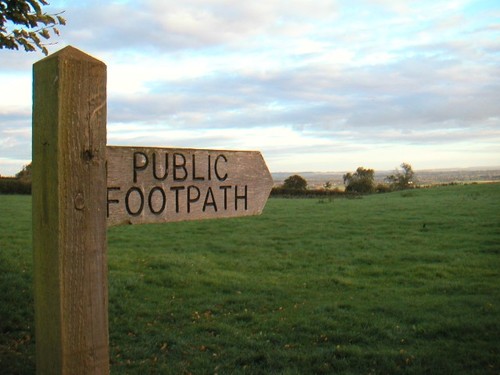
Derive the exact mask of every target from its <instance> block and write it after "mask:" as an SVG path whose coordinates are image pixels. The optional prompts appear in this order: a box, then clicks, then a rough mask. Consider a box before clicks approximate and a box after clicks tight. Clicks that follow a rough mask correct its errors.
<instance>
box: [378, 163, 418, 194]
mask: <svg viewBox="0 0 500 375" xmlns="http://www.w3.org/2000/svg"><path fill="white" fill-rule="evenodd" d="M400 167H401V169H402V171H400V170H399V169H397V168H396V171H395V172H394V174H392V175H390V176H387V177H386V178H385V180H386V181H387V182H388V183H389V184H390V185H391V187H392V188H393V189H394V190H404V189H411V188H413V187H415V172H413V168H412V166H411V165H410V164H408V163H402V164H401V165H400Z"/></svg>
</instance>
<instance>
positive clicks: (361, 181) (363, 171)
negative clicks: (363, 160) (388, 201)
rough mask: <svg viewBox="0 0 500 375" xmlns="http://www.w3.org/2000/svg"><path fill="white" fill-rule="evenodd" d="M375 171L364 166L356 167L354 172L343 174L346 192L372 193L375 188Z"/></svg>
mask: <svg viewBox="0 0 500 375" xmlns="http://www.w3.org/2000/svg"><path fill="white" fill-rule="evenodd" d="M374 176H375V171H374V170H373V169H368V168H364V167H358V169H356V172H354V173H350V172H348V173H346V174H345V175H344V185H346V188H345V190H346V191H347V192H355V193H372V192H373V191H374V190H375V180H374Z"/></svg>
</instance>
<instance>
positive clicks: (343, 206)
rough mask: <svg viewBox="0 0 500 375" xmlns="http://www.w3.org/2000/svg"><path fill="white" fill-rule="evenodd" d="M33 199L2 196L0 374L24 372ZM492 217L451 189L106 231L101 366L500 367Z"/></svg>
mask: <svg viewBox="0 0 500 375" xmlns="http://www.w3.org/2000/svg"><path fill="white" fill-rule="evenodd" d="M30 204H31V200H30V197H25V196H0V212H1V213H2V214H1V215H0V272H1V273H0V283H1V284H0V287H1V290H2V293H1V295H0V331H1V333H2V335H1V338H0V368H1V369H2V371H1V372H2V374H4V373H5V374H32V373H33V372H34V338H33V297H32V285H31V283H32V268H33V265H32V254H31V229H30V227H31V221H30V220H31V219H30V217H31V212H30ZM499 213H500V184H488V185H465V186H461V185H458V186H447V187H436V188H432V189H422V190H412V191H404V192H394V193H390V194H382V195H371V196H365V197H363V198H362V199H334V200H333V201H329V200H318V199H270V200H269V202H268V204H267V206H266V209H265V211H264V214H263V215H262V216H258V217H251V218H240V219H226V220H216V221H199V222H185V223H171V224H160V225H143V226H126V227H125V226H124V227H115V228H112V229H110V230H109V232H108V241H109V249H108V257H109V320H110V350H111V373H112V374H168V373H171V374H184V373H185V374H188V373H193V374H212V373H219V374H272V373H274V374H309V373H310V374H321V373H326V374H331V373H340V374H423V373H429V374H431V373H432V374H438V373H439V374H498V373H499V372H500V214H499ZM424 224H425V225H424Z"/></svg>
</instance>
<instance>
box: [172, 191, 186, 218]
mask: <svg viewBox="0 0 500 375" xmlns="http://www.w3.org/2000/svg"><path fill="white" fill-rule="evenodd" d="M184 189H185V187H184V186H172V187H171V188H170V190H171V191H175V212H176V213H179V211H180V205H179V191H181V190H184Z"/></svg>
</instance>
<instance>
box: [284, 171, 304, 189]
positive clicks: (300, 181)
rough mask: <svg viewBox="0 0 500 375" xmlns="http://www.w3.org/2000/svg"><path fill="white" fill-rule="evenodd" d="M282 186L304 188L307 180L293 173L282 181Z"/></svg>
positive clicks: (285, 187)
mask: <svg viewBox="0 0 500 375" xmlns="http://www.w3.org/2000/svg"><path fill="white" fill-rule="evenodd" d="M283 188H284V189H286V190H306V189H307V181H306V179H305V178H304V177H302V176H299V175H298V174H295V175H293V176H290V177H288V178H287V179H286V180H285V181H284V183H283Z"/></svg>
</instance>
